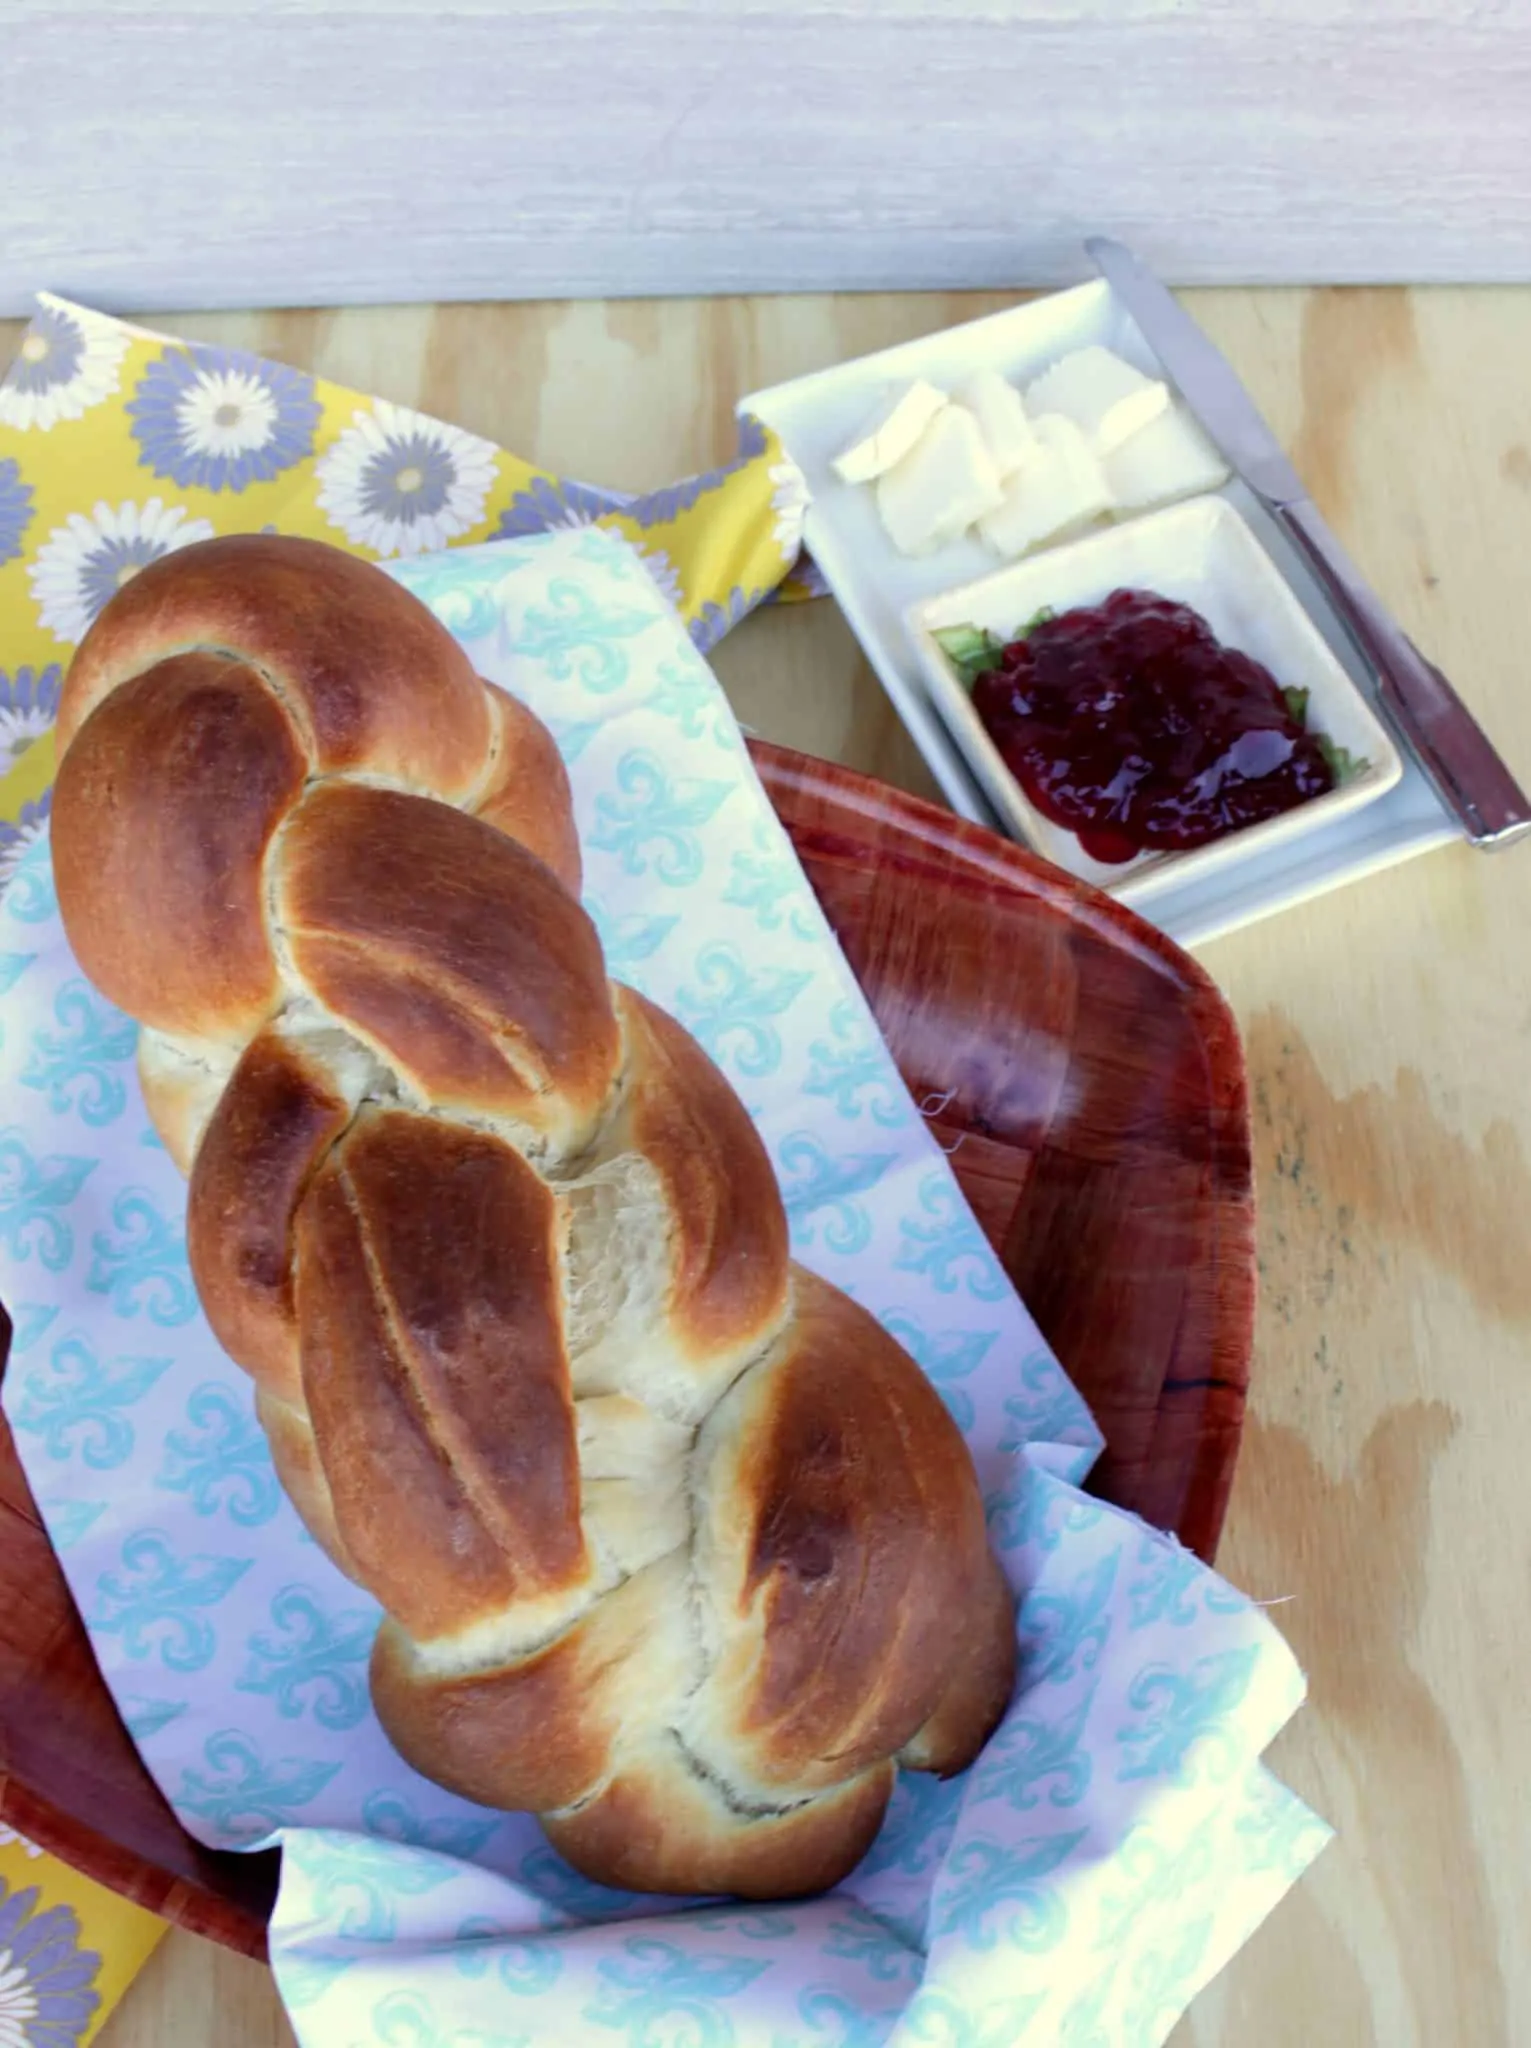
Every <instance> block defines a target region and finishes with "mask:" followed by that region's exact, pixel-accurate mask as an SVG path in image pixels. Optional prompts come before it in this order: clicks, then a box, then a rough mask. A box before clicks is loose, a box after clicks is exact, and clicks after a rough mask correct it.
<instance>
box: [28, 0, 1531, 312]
mask: <svg viewBox="0 0 1531 2048" xmlns="http://www.w3.org/2000/svg"><path fill="white" fill-rule="evenodd" d="M1528 114H1531V0H1494V4H1485V0H1438V4H1435V5H1430V4H1425V0H1370V4H1363V0H1296V4H1292V5H1284V4H1282V0H1202V4H1199V5H1190V6H1188V5H1185V4H1181V0H993V4H990V5H987V6H980V5H975V4H968V0H945V4H943V0H927V4H925V5H916V4H914V0H884V4H879V0H840V4H830V0H778V4H777V5H775V6H768V7H767V6H759V5H753V4H750V5H732V4H727V0H723V4H717V0H675V4H671V5H668V6H664V7H659V6H653V5H647V4H641V5H627V6H624V5H622V4H620V0H568V4H564V5H556V6H555V5H552V4H549V0H522V4H515V0H500V4H497V5H496V4H489V0H468V4H467V5H466V6H461V7H454V9H453V11H452V12H451V14H450V15H442V16H433V14H432V11H431V9H430V8H429V7H428V6H427V5H425V4H424V0H335V4H334V5H332V6H330V7H327V8H326V9H325V10H324V11H323V12H322V13H318V12H314V11H311V10H310V9H308V8H306V7H304V6H301V5H298V6H293V5H287V4H276V5H273V6H269V7H267V8H263V9H258V10H257V9H254V8H252V7H250V6H248V5H236V4H232V0H222V4H208V0H204V4H203V5H202V6H201V7H195V6H194V7H190V8H183V9H177V10H176V11H174V12H161V11H158V10H155V9H152V8H150V7H147V6H144V5H142V4H139V5H136V6H135V5H130V4H127V0H76V4H74V5H71V6H69V7H67V8H65V7H63V6H49V5H40V4H37V0H21V4H18V0H0V312H15V311H20V310H23V309H24V308H25V306H26V304H27V303H28V300H29V296H30V294H31V292H32V291H34V290H35V289H36V288H37V287H38V286H40V285H48V286H52V287H53V288H54V289H57V290H60V291H63V292H66V293H70V294H72V295H74V296H77V297H80V298H82V299H85V300H87V301H91V302H94V303H96V304H99V305H104V306H108V307H112V308H116V309H120V310H124V311H133V310H145V309H167V308H177V307H188V306H206V307H216V306H233V305H253V304H265V305H275V304H289V305H299V304H308V305H312V304H338V303H350V302H358V301H377V300H397V299H466V298H517V297H541V296H566V295H587V294H588V295H624V294H631V293H661V294H663V293H692V292H709V291H749V290H822V289H858V288H882V287H887V286H894V285H906V286H953V287H955V286H988V285H1011V284H1016V285H1020V284H1035V283H1047V282H1055V281H1059V280H1062V279H1065V278H1069V277H1073V276H1077V275H1080V274H1081V273H1082V262H1081V258H1080V255H1079V250H1078V243H1079V239H1080V237H1081V235H1082V234H1084V233H1087V232H1090V231H1092V230H1096V229H1100V230H1105V231H1108V232H1113V233H1116V234H1119V235H1122V236H1123V237H1125V238H1126V239H1128V240H1130V241H1131V242H1133V243H1134V244H1135V245H1136V246H1137V247H1138V248H1139V249H1140V250H1141V251H1142V252H1143V253H1144V254H1145V255H1146V256H1147V257H1148V258H1149V260H1150V261H1152V262H1153V263H1154V264H1155V265H1156V266H1157V267H1158V268H1159V269H1160V270H1161V271H1162V272H1163V273H1164V274H1166V275H1167V276H1169V277H1171V278H1172V279H1174V280H1177V281H1180V282H1197V281H1240V282H1265V281H1280V280H1288V279H1299V278H1302V279H1311V280H1314V281H1329V280H1357V281H1360V280H1379V279H1397V278H1411V279H1416V280H1421V281H1427V280H1432V279H1457V280H1509V279H1520V278H1527V277H1531V121H1528Z"/></svg>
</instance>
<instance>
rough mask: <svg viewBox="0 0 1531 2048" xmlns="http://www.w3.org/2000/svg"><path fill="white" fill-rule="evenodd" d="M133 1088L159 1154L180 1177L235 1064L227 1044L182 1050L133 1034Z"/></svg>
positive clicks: (186, 1173) (156, 1036)
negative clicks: (162, 1150)
mask: <svg viewBox="0 0 1531 2048" xmlns="http://www.w3.org/2000/svg"><path fill="white" fill-rule="evenodd" d="M137 1065H138V1085H139V1087H140V1088H141V1089H142V1090H143V1098H144V1107H145V1109H147V1110H148V1112H149V1120H150V1122H151V1123H152V1124H153V1125H154V1128H155V1131H156V1132H157V1134H158V1135H159V1138H160V1140H161V1142H162V1143H163V1145H164V1147H165V1150H166V1151H167V1152H168V1153H169V1154H170V1157H171V1158H172V1159H173V1160H174V1161H175V1164H176V1167H177V1169H178V1171H179V1172H180V1173H181V1175H182V1176H183V1177H184V1178H187V1179H189V1178H190V1175H191V1168H192V1161H193V1160H194V1159H195V1158H196V1156H197V1147H198V1145H199V1144H200V1143H201V1141H202V1133H203V1132H204V1131H205V1130H206V1129H207V1126H208V1124H209V1123H210V1122H211V1121H212V1116H213V1112H214V1110H215V1109H216V1108H217V1107H218V1102H219V1098H220V1097H221V1096H222V1094H223V1091H224V1089H225V1088H226V1087H227V1086H228V1083H229V1076H230V1075H231V1074H232V1073H233V1071H234V1068H235V1067H236V1066H237V1065H238V1061H237V1059H236V1058H235V1057H234V1056H233V1055H232V1053H231V1052H230V1050H229V1048H228V1047H227V1046H221V1045H200V1046H196V1047H187V1046H184V1045H182V1044H180V1043H179V1042H178V1041H177V1040H175V1039H173V1038H166V1037H165V1036H164V1035H163V1034H162V1033H161V1032H158V1031H150V1030H147V1029H145V1030H142V1031H140V1032H139V1034H138V1060H137Z"/></svg>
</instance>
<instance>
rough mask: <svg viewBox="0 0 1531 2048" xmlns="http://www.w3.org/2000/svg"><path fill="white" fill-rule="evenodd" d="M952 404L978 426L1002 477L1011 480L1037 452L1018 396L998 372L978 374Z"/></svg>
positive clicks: (956, 393)
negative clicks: (970, 415)
mask: <svg viewBox="0 0 1531 2048" xmlns="http://www.w3.org/2000/svg"><path fill="white" fill-rule="evenodd" d="M952 403H953V404H954V405H960V406H961V407H962V408H963V409H964V411H966V412H970V413H971V414H972V415H973V417H974V419H975V420H977V422H978V429H979V432H980V433H981V434H982V435H983V438H984V442H985V444H986V446H987V447H988V450H989V454H990V455H991V456H992V457H993V460H994V467H995V468H996V469H997V470H998V471H999V473H1000V475H1001V477H1007V476H1014V474H1015V472H1016V471H1017V470H1018V469H1019V468H1021V466H1022V465H1023V464H1024V463H1027V462H1029V461H1030V460H1031V458H1032V457H1033V456H1034V455H1035V454H1036V452H1037V437H1036V435H1035V434H1034V433H1033V432H1032V428H1031V421H1030V420H1029V419H1028V418H1027V416H1026V408H1025V406H1024V405H1023V404H1022V403H1021V394H1020V392H1019V391H1017V390H1016V388H1015V386H1014V385H1013V384H1011V383H1009V382H1008V381H1007V380H1006V379H1005V378H1004V377H1002V376H1001V375H1000V374H999V372H998V370H978V371H976V372H975V373H974V374H973V375H972V376H971V377H969V378H968V380H967V382H966V383H965V384H959V385H958V387H957V389H956V390H955V391H954V392H953V393H952Z"/></svg>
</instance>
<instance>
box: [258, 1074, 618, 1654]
mask: <svg viewBox="0 0 1531 2048" xmlns="http://www.w3.org/2000/svg"><path fill="white" fill-rule="evenodd" d="M557 1225H558V1216H557V1208H556V1205H555V1203H554V1200H553V1197H552V1195H551V1193H550V1192H549V1190H548V1188H547V1185H546V1183H545V1182H544V1181H542V1179H541V1178H540V1177H539V1176H538V1175H537V1174H535V1173H534V1172H533V1171H532V1169H531V1168H530V1167H529V1166H527V1165H526V1163H525V1162H524V1161H523V1160H522V1158H521V1157H520V1155H519V1153H517V1152H514V1151H512V1149H511V1148H510V1146H508V1145H506V1144H504V1143H503V1142H502V1141H501V1140H500V1139H498V1138H494V1137H490V1136H489V1135H487V1134H486V1133H481V1132H477V1131H470V1130H466V1129H464V1128H463V1127H462V1126H460V1125H454V1124H447V1123H442V1122H440V1121H438V1120H437V1119H435V1118H432V1117H423V1116H413V1115H407V1114H404V1113H402V1112H399V1111H381V1112H370V1113H366V1114H364V1115H363V1116H362V1117H360V1118H359V1119H358V1120H357V1122H356V1123H355V1124H354V1125H353V1126H352V1128H351V1130H350V1131H349V1132H348V1133H347V1134H346V1136H345V1137H344V1138H343V1139H342V1140H341V1141H340V1143H339V1144H338V1145H336V1146H335V1147H334V1149H333V1150H332V1151H331V1152H330V1154H329V1157H328V1158H327V1159H326V1160H325V1162H324V1164H323V1166H322V1167H321V1168H320V1169H319V1172H318V1173H317V1175H316V1176H315V1178H314V1181H313V1184H312V1186H311V1187H310V1188H309V1190H308V1192H307V1194H306V1195H305V1196H304V1198H303V1201H302V1203H301V1205H300V1207H299V1209H298V1213H297V1230H296V1267H297V1311H298V1331H299V1345H300V1349H301V1354H302V1374H303V1398H304V1405H305V1407H306V1408H307V1411H308V1414H309V1416H310V1418H311V1421H312V1425H313V1430H314V1436H315V1439H316V1441H317V1443H318V1445H319V1455H320V1460H321V1462H322V1464H323V1467H324V1473H325V1477H326V1479H327V1480H328V1482H329V1489H330V1496H331V1500H332V1502H333V1506H334V1516H335V1523H336V1527H337V1528H338V1530H339V1532H340V1537H341V1541H342V1542H343V1544H344V1545H345V1548H346V1551H347V1553H348V1554H349V1555H350V1556H351V1557H353V1558H354V1559H355V1560H356V1563H357V1565H358V1567H359V1568H360V1570H361V1573H362V1577H363V1581H364V1583H365V1584H366V1585H368V1586H369V1587H370V1588H371V1589H372V1591H373V1592H374V1593H375V1594H376V1595H377V1597H378V1599H380V1600H381V1601H382V1603H383V1605H384V1606H385V1607H386V1608H387V1609H388V1610H389V1612H390V1613H391V1614H394V1615H396V1616H397V1617H398V1619H399V1620H400V1622H401V1623H402V1624H403V1625H404V1627H406V1628H407V1629H408V1630H409V1632H410V1633H411V1634H412V1635H413V1636H415V1637H417V1638H426V1639H437V1638H441V1637H448V1636H452V1635H454V1634H456V1633H458V1632H459V1631H461V1630H464V1629H469V1628H472V1627H474V1626H475V1625H476V1624H480V1623H482V1622H484V1621H485V1620H487V1619H491V1618H492V1617H493V1616H495V1615H496V1614H498V1613H500V1612H502V1611H503V1610H504V1609H506V1608H509V1607H512V1606H513V1607H515V1608H517V1609H518V1610H519V1611H520V1612H521V1613H522V1614H523V1615H524V1616H527V1617H528V1618H536V1619H537V1620H540V1621H541V1622H542V1623H543V1624H544V1625H554V1624H556V1623H558V1622H561V1621H563V1620H565V1619H566V1618H567V1617H568V1616H569V1615H570V1613H572V1612H573V1611H574V1610H575V1609H576V1608H577V1607H578V1606H579V1605H581V1604H582V1603H583V1601H584V1600H585V1599H586V1598H588V1597H589V1595H590V1593H591V1592H592V1591H593V1570H592V1564H591V1560H590V1558H589V1555H588V1553H587V1550H586V1546H585V1541H584V1536H583V1533H582V1530H581V1526H580V1512H579V1463H578V1458H577V1455H576V1450H575V1437H574V1404H573V1400H572V1398H571V1396H570V1392H569V1385H568V1374H567V1371H566V1369H565V1364H564V1353H563V1344H562V1317H561V1306H560V1292H559V1272H558V1244H557ZM401 1528H403V1529H408V1530H409V1532H410V1540H409V1541H408V1543H407V1544H406V1543H401V1542H400V1540H399V1532H400V1530H401Z"/></svg>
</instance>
